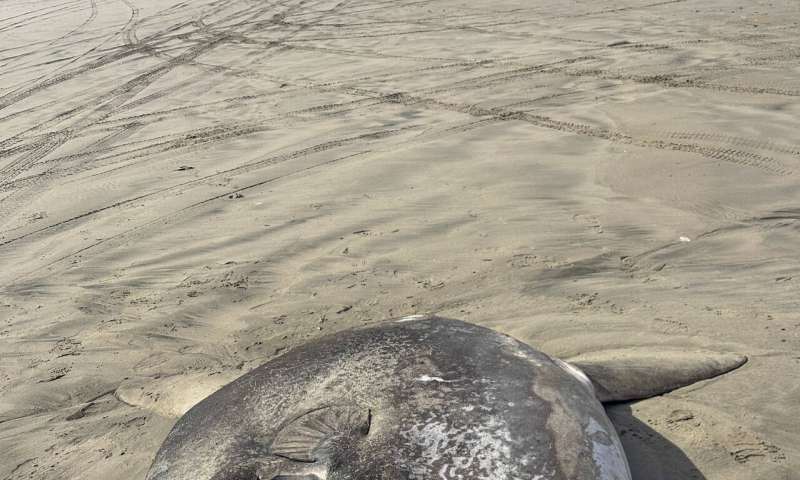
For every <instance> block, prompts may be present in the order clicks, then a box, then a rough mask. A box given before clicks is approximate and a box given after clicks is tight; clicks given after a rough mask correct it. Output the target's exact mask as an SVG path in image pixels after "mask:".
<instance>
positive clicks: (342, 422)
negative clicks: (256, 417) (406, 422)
mask: <svg viewBox="0 0 800 480" xmlns="http://www.w3.org/2000/svg"><path fill="white" fill-rule="evenodd" d="M370 423H371V413H370V411H369V409H367V408H364V407H360V406H358V405H352V404H344V405H329V406H325V407H321V408H317V409H314V410H311V411H308V412H305V413H303V414H302V415H300V416H298V417H295V418H294V419H293V420H291V421H290V422H289V423H288V424H286V426H284V427H283V428H282V429H281V431H280V432H278V435H276V436H275V440H274V441H273V442H272V454H273V455H277V456H279V457H284V458H288V459H289V460H294V461H297V462H315V461H317V460H319V459H320V458H319V457H320V456H321V455H322V454H323V453H324V450H325V449H326V447H329V446H330V444H331V442H334V441H336V440H337V439H341V438H347V437H353V436H354V435H355V436H356V437H358V436H362V437H363V436H365V435H367V433H369V427H370Z"/></svg>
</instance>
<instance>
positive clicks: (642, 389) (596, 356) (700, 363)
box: [569, 348, 747, 402]
mask: <svg viewBox="0 0 800 480" xmlns="http://www.w3.org/2000/svg"><path fill="white" fill-rule="evenodd" d="M746 362H747V357H745V356H742V355H737V354H732V353H713V352H703V351H682V350H674V349H658V348H647V349H619V350H604V351H599V352H592V353H589V354H584V355H579V356H577V357H573V358H570V359H569V363H570V364H572V365H574V366H576V367H578V368H579V369H580V370H581V371H582V372H584V373H585V374H586V376H588V377H589V379H590V380H591V381H592V385H593V386H594V389H595V393H596V395H597V398H598V399H599V400H600V401H601V402H624V401H630V400H640V399H643V398H648V397H653V396H656V395H661V394H664V393H667V392H670V391H672V390H675V389H677V388H681V387H685V386H687V385H691V384H693V383H695V382H699V381H701V380H706V379H709V378H713V377H716V376H718V375H722V374H723V373H726V372H729V371H731V370H734V369H736V368H739V367H740V366H742V365H744V364H745V363H746Z"/></svg>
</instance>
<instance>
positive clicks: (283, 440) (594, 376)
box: [147, 316, 746, 480]
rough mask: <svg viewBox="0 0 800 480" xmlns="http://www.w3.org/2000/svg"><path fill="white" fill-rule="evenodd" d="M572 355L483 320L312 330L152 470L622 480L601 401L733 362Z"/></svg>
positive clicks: (213, 476)
mask: <svg viewBox="0 0 800 480" xmlns="http://www.w3.org/2000/svg"><path fill="white" fill-rule="evenodd" d="M632 358H636V359H637V360H636V361H637V362H640V363H641V361H642V358H641V356H639V357H626V356H624V355H612V356H606V357H603V356H600V357H598V359H596V360H594V361H590V360H586V361H583V362H576V363H574V364H568V363H566V362H563V361H561V360H558V359H555V358H551V357H549V356H548V355H545V354H544V353H542V352H539V351H537V350H535V349H533V348H531V347H530V346H528V345H526V344H524V343H522V342H519V341H517V340H515V339H513V338H511V337H509V336H506V335H503V334H500V333H497V332H495V331H493V330H490V329H487V328H483V327H479V326H476V325H472V324H469V323H464V322H461V321H458V320H449V319H444V318H439V317H420V316H415V317H408V318H405V319H402V320H398V321H394V322H391V323H383V324H381V325H379V326H375V327H371V328H363V329H356V330H348V331H343V332H339V333H336V334H334V335H330V336H328V337H323V338H320V339H318V340H315V341H312V342H310V343H308V344H305V345H303V346H301V347H298V348H295V349H294V350H291V351H289V352H288V353H286V354H284V355H282V356H280V357H278V358H275V359H273V360H271V361H269V362H267V363H266V364H264V365H262V366H260V367H258V368H256V369H254V370H252V371H251V372H249V373H247V374H245V375H243V376H242V377H240V378H238V379H236V380H235V381H233V382H232V383H229V384H227V385H226V386H224V387H223V388H221V389H220V390H218V391H217V392H215V393H213V394H212V395H210V396H209V397H207V398H205V399H204V400H202V401H201V402H200V403H198V404H197V405H195V406H194V407H193V408H191V410H189V411H188V412H187V413H186V414H185V415H183V417H182V418H180V420H179V421H178V422H177V423H176V425H175V426H174V428H173V429H172V431H171V432H170V434H169V436H168V437H167V439H166V440H165V441H164V443H163V445H162V447H161V449H160V450H159V451H158V454H157V455H156V458H155V461H154V462H153V464H152V466H151V468H150V471H149V473H148V475H147V479H148V480H256V479H261V480H289V479H296V480H312V479H314V480H316V479H320V480H323V479H327V480H340V479H341V480H345V479H348V480H390V479H391V480H412V479H424V480H429V479H431V480H432V479H454V480H455V479H462V480H479V479H480V480H488V479H492V480H511V479H520V480H522V479H524V480H629V479H630V478H631V477H630V472H629V468H628V463H627V460H626V458H625V453H624V452H623V449H622V445H621V443H620V441H619V438H617V434H616V431H615V430H614V427H613V425H612V424H611V421H610V420H609V418H608V417H607V416H606V412H605V410H604V408H603V405H602V403H601V402H604V401H606V402H607V401H624V400H632V399H639V398H645V397H648V396H652V395H656V394H659V393H663V392H666V391H669V390H672V389H675V388H678V387H681V386H684V385H688V384H691V383H693V382H695V381H698V380H702V379H706V378H710V377H713V376H716V375H719V374H721V373H724V372H727V371H729V370H732V369H734V368H736V367H738V366H740V365H742V364H743V363H744V362H745V361H746V359H745V358H744V357H741V356H739V355H732V354H692V353H686V354H681V353H675V352H672V353H670V354H668V355H660V354H654V355H652V356H651V357H650V359H649V360H647V359H645V360H644V364H643V365H642V364H638V365H637V364H634V363H632Z"/></svg>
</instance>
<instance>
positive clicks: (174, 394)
mask: <svg viewBox="0 0 800 480" xmlns="http://www.w3.org/2000/svg"><path fill="white" fill-rule="evenodd" d="M241 374H242V372H232V373H227V372H224V373H216V374H213V375H210V374H208V373H193V374H188V375H185V374H180V375H171V376H168V377H161V378H156V379H153V378H146V379H135V380H130V381H126V382H125V383H123V384H122V385H120V386H119V387H118V388H117V389H116V391H115V392H114V395H115V396H116V397H117V399H118V400H120V401H121V402H123V403H127V404H128V405H130V406H133V407H137V408H142V409H144V410H150V411H151V412H155V413H157V414H159V415H161V416H163V417H169V418H178V417H180V416H181V415H183V414H184V413H186V412H187V411H189V409H190V408H192V407H193V406H195V405H196V404H198V403H199V402H200V401H201V400H203V399H204V398H206V397H207V396H209V395H211V394H212V393H214V392H216V391H217V390H219V389H220V388H222V387H223V386H225V385H227V384H228V383H230V382H232V381H233V380H235V379H236V378H237V377H239V376H240V375H241Z"/></svg>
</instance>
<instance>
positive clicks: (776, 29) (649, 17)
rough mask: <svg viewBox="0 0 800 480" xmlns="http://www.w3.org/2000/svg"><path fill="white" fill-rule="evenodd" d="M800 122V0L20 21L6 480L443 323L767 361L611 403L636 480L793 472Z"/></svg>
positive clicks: (33, 11) (96, 471)
mask: <svg viewBox="0 0 800 480" xmlns="http://www.w3.org/2000/svg"><path fill="white" fill-rule="evenodd" d="M799 128H800V3H798V2H797V1H796V0H773V1H770V2H762V1H758V2H753V1H745V0H708V1H703V2H701V1H699V0H668V1H652V0H602V1H587V0H582V1H581V0H570V1H565V2H559V1H555V0H541V1H522V0H494V1H481V2H465V1H455V0H426V1H414V0H402V1H385V0H287V1H282V0H278V1H267V0H259V1H253V0H214V1H210V0H197V1H191V2H185V1H174V0H167V1H155V0H67V1H61V0H46V1H37V2H34V1H31V0H24V1H23V0H6V1H3V2H2V3H0V478H3V479H48V480H56V479H78V478H80V479H85V480H94V479H97V480H101V479H103V480H104V479H109V478H116V479H143V478H144V475H145V472H146V471H147V468H148V467H149V465H150V462H151V461H152V458H153V456H154V455H155V452H156V450H157V449H158V446H159V445H160V443H161V442H162V441H163V439H164V437H165V436H166V434H167V432H168V431H169V429H170V428H171V426H172V425H173V423H174V422H175V416H174V414H173V413H171V409H174V408H177V407H175V405H173V404H172V403H169V402H162V404H161V406H158V405H156V406H153V405H155V404H157V403H158V400H159V399H160V398H161V396H162V395H164V398H167V397H166V395H167V394H166V393H165V392H167V391H169V388H173V389H174V388H178V387H180V388H185V389H186V390H187V391H188V390H191V389H193V388H195V389H199V390H202V389H203V388H204V385H211V384H214V382H217V381H218V380H219V379H232V378H235V377H237V376H239V375H241V374H244V373H246V372H247V371H249V370H250V369H252V368H254V367H256V366H258V365H260V364H262V363H263V362H265V361H267V360H269V359H271V358H274V357H276V356H278V355H280V354H281V353H283V352H285V351H286V350H287V349H289V348H291V347H293V346H297V345H300V344H302V343H303V342H305V341H307V340H308V339H311V338H315V337H318V336H320V335H325V334H328V333H332V332H335V331H338V330H341V329H345V328H349V327H354V326H359V325H368V324H375V323H377V322H381V321H384V320H386V319H390V318H392V317H398V316H402V315H408V314H414V313H429V312H430V313H437V314H440V315H443V316H449V317H452V318H459V319H462V320H466V321H469V322H473V323H476V324H479V325H484V326H488V327H491V328H494V329H496V330H498V331H501V332H504V333H507V334H510V335H512V336H514V337H515V338H517V339H520V340H522V341H525V342H527V343H529V344H531V345H533V346H535V347H537V348H539V349H541V350H543V351H545V352H547V353H549V354H552V355H556V356H559V357H561V358H566V359H568V358H570V357H573V356H576V355H578V354H582V353H587V352H593V351H598V350H604V349H617V348H620V349H622V348H637V349H647V348H651V347H654V346H662V347H663V346H670V347H675V348H681V349H690V350H691V349H699V350H712V351H719V352H732V353H739V354H744V355H747V356H748V358H749V361H748V363H747V364H746V365H745V366H743V367H742V368H740V369H738V370H736V371H734V372H732V373H730V374H728V375H724V376H722V377H719V378H717V379H714V380H711V381H706V382H702V383H699V384H696V385H693V386H691V387H688V388H684V389H680V390H677V391H674V392H672V393H669V394H666V395H664V396H660V397H657V398H652V399H648V400H645V401H642V402H637V403H633V404H623V405H617V406H614V407H613V408H612V409H611V417H612V418H613V419H614V420H615V422H616V424H617V427H618V428H619V432H620V435H621V438H622V440H623V442H624V444H625V447H626V451H627V453H628V458H629V460H630V463H631V467H632V470H633V472H634V478H635V479H636V480H695V479H696V480H795V479H800V415H798V406H800V382H798V379H800V241H798V240H799V239H800V135H798V129H799ZM170 386H172V387H170ZM175 386H178V387H175ZM120 391H127V392H139V396H140V397H141V401H142V402H145V403H147V402H149V403H150V405H151V408H141V406H139V405H132V404H129V403H126V402H125V401H123V400H124V399H125V398H127V397H125V396H120V393H119V392H120ZM174 397H175V395H173V398H174Z"/></svg>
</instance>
